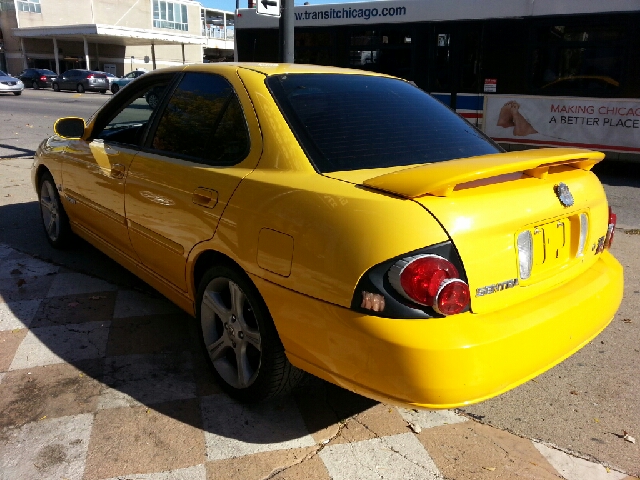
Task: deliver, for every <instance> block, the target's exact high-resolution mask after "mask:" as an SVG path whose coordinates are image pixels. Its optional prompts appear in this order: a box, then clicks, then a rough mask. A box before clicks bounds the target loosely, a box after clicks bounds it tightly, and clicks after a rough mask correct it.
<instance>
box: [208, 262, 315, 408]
mask: <svg viewBox="0 0 640 480" xmlns="http://www.w3.org/2000/svg"><path fill="white" fill-rule="evenodd" d="M196 302H197V303H196V318H197V319H198V320H199V322H200V333H201V339H202V346H203V348H204V351H205V354H206V356H207V358H208V359H209V365H210V366H211V368H212V370H213V374H214V376H215V377H216V379H217V381H218V384H219V385H220V387H221V388H222V389H223V390H224V391H225V392H226V393H227V394H228V395H229V396H231V397H233V398H234V399H236V400H238V401H240V402H244V403H257V402H261V401H264V400H268V399H272V398H275V397H279V396H282V395H286V394H287V393H289V392H290V391H291V390H292V389H293V388H295V386H296V385H297V384H298V383H299V382H300V380H301V379H302V378H304V376H305V373H304V372H303V371H302V370H299V369H297V368H296V367H294V366H293V365H291V363H289V360H287V357H286V355H285V353H284V347H283V346H282V342H280V338H279V337H278V332H277V331H276V328H275V326H274V324H273V320H272V319H271V315H270V314H269V310H268V308H267V306H266V304H265V303H264V300H263V299H262V296H261V295H260V292H258V289H257V288H256V286H255V285H254V284H253V282H252V281H251V279H250V278H249V277H248V276H247V275H246V274H245V273H244V272H243V271H242V270H240V269H239V268H238V267H235V266H227V265H219V266H215V267H212V268H211V269H210V270H209V271H207V273H206V274H205V275H204V277H203V278H202V281H201V282H200V286H199V288H198V296H197V299H196ZM212 347H213V348H212ZM239 362H240V363H242V364H243V365H244V368H242V372H241V369H239V368H238V364H239Z"/></svg>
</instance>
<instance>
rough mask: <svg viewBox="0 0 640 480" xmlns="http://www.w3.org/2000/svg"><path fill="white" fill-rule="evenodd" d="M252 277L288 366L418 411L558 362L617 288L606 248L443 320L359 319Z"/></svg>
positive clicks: (459, 402) (462, 401)
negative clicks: (565, 277) (570, 272)
mask: <svg viewBox="0 0 640 480" xmlns="http://www.w3.org/2000/svg"><path fill="white" fill-rule="evenodd" d="M254 281H255V282H256V284H257V286H258V288H259V289H260V291H261V293H262V294H263V296H264V298H265V301H266V302H267V305H268V307H269V310H270V311H271V314H272V316H273V318H274V321H275V323H276V327H277V329H278V332H279V334H280V337H281V339H282V342H283V344H284V346H285V349H286V351H287V355H288V357H289V360H290V361H291V363H293V364H294V365H296V366H298V367H299V368H302V369H303V370H306V371H308V372H310V373H312V374H314V375H317V376H319V377H321V378H324V379H326V380H328V381H331V382H333V383H336V384H338V385H340V386H342V387H345V388H348V389H350V390H353V391H355V392H357V393H360V394H362V395H365V396H368V397H371V398H376V399H379V400H384V401H390V402H392V403H396V404H402V405H412V406H418V407H425V408H453V407H459V406H463V405H468V404H471V403H476V402H480V401H483V400H486V399H489V398H491V397H494V396H496V395H499V394H501V393H504V392H506V391H507V390H510V389H512V388H514V387H516V386H518V385H520V384H522V383H524V382H526V381H527V380H529V379H531V378H533V377H535V376H537V375H539V374H541V373H542V372H544V371H546V370H548V369H549V368H551V367H553V366H554V365H556V364H558V363H560V362H561V361H562V360H564V359H565V358H567V357H569V356H570V355H571V354H573V353H574V352H576V351H577V350H579V349H580V348H581V347H583V346H584V345H585V344H587V343H588V342H589V341H591V340H592V339H593V338H594V337H595V336H596V335H598V333H600V332H601V331H602V330H603V329H604V328H605V327H606V326H607V325H608V324H609V322H610V321H611V319H612V318H613V316H614V314H615V312H616V310H617V309H618V307H619V305H620V302H621V300H622V291H623V273H622V267H621V265H620V264H619V263H618V261H617V260H616V259H615V258H614V257H613V256H612V255H611V254H610V253H609V252H604V253H603V254H602V255H601V256H600V257H599V259H598V260H597V261H596V263H595V264H594V265H593V266H592V267H591V268H589V269H588V270H586V271H585V272H583V273H582V274H581V275H580V276H579V277H577V278H574V279H573V280H571V281H569V282H567V283H565V284H563V285H561V286H559V287H557V288H555V289H553V290H550V291H548V292H546V293H545V294H544V295H541V296H539V297H537V298H535V299H532V300H529V301H525V302H522V303H520V304H518V305H514V306H512V307H509V308H505V309H503V310H500V311H497V312H491V313H484V314H473V313H470V312H468V313H463V314H460V315H454V316H451V317H447V318H442V319H429V320H395V319H385V318H379V317H369V316H363V315H361V314H359V313H357V312H353V311H351V310H348V309H346V308H342V307H338V306H335V305H331V304H327V303H324V302H321V301H319V300H316V299H312V298H309V297H305V296H302V295H299V294H296V293H294V292H291V291H289V290H285V289H283V288H281V287H278V286H275V285H273V284H272V283H269V282H265V281H264V280H261V279H257V278H254Z"/></svg>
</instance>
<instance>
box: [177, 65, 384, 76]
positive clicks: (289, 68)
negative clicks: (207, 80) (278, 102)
mask: <svg viewBox="0 0 640 480" xmlns="http://www.w3.org/2000/svg"><path fill="white" fill-rule="evenodd" d="M174 68H177V69H178V70H185V71H197V72H209V71H210V72H215V71H220V70H226V69H236V68H244V69H247V70H253V71H256V72H260V73H262V74H264V75H267V76H269V75H283V74H287V73H289V74H294V73H337V74H343V75H353V74H359V75H370V76H387V75H381V74H379V73H375V72H369V71H364V70H354V69H351V68H338V67H327V66H321V65H306V64H298V63H295V64H294V63H261V62H255V63H251V62H238V63H234V62H216V63H202V64H196V65H189V66H187V67H184V68H180V67H174ZM170 69H171V67H170Z"/></svg>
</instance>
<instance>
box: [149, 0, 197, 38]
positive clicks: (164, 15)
mask: <svg viewBox="0 0 640 480" xmlns="http://www.w3.org/2000/svg"><path fill="white" fill-rule="evenodd" d="M153 26H154V27H156V28H171V29H173V30H184V31H187V30H189V20H188V18H187V6H186V5H182V4H180V3H175V2H166V1H164V0H153Z"/></svg>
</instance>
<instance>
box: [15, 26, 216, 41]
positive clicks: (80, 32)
mask: <svg viewBox="0 0 640 480" xmlns="http://www.w3.org/2000/svg"><path fill="white" fill-rule="evenodd" d="M12 31H13V35H14V36H15V37H18V38H40V39H49V38H56V39H57V40H63V41H78V42H81V41H83V40H85V39H86V40H87V42H90V43H105V44H111V45H122V46H137V45H150V44H154V45H182V44H192V45H203V44H206V41H207V40H206V38H204V37H202V36H199V35H187V34H185V33H183V32H181V31H179V30H176V31H175V33H174V32H171V33H165V32H157V31H154V30H146V29H142V28H127V27H116V26H113V25H98V24H90V25H62V26H56V27H26V28H13V29H12Z"/></svg>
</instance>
